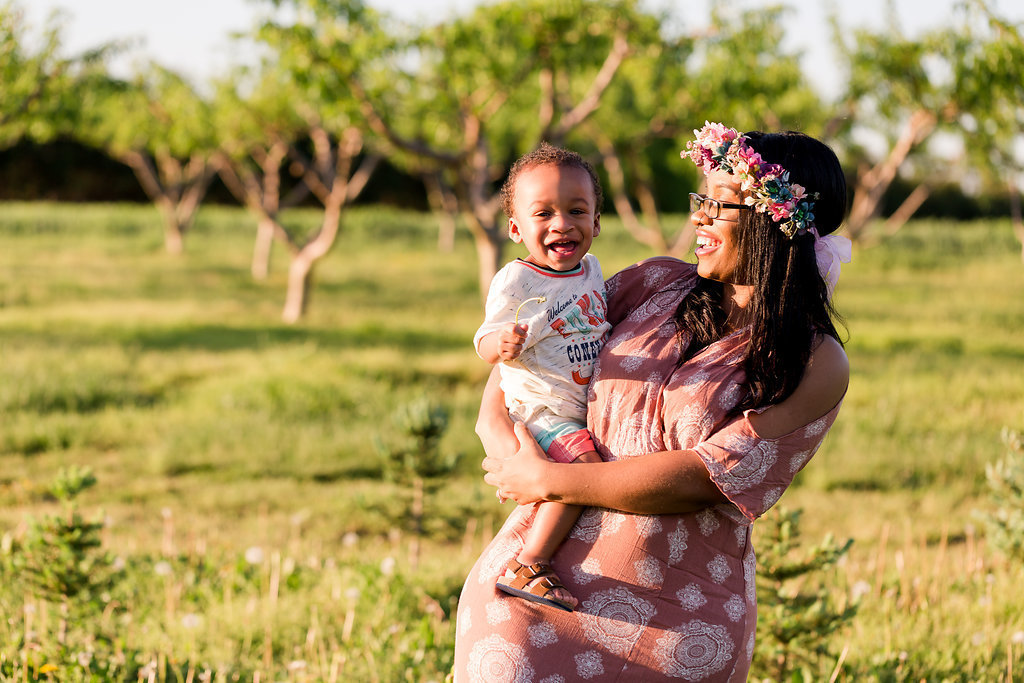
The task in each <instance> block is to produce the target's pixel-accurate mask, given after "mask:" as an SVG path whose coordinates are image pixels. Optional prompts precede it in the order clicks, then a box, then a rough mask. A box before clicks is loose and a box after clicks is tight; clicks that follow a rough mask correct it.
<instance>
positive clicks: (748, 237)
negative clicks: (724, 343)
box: [676, 131, 846, 411]
mask: <svg viewBox="0 0 1024 683" xmlns="http://www.w3.org/2000/svg"><path fill="white" fill-rule="evenodd" d="M744 135H745V136H746V137H747V140H748V142H749V144H750V146H751V147H753V148H754V150H755V151H757V152H758V153H760V155H761V157H762V158H763V159H764V160H765V161H767V162H769V163H775V164H781V165H782V167H783V168H785V169H786V170H788V171H789V180H790V182H792V183H798V184H800V185H802V186H803V187H804V188H806V190H807V193H808V194H813V193H818V198H817V199H816V200H815V202H814V210H813V212H814V225H815V227H816V228H817V230H818V233H819V234H821V235H826V234H828V233H831V232H833V231H835V230H836V229H837V228H838V227H839V225H840V224H841V223H842V222H843V217H844V216H845V215H846V177H845V176H844V175H843V169H842V167H841V166H840V165H839V160H838V159H837V158H836V155H835V153H834V152H833V151H832V150H831V149H830V148H829V147H828V146H827V145H825V144H824V143H822V142H820V141H818V140H815V139H814V138H812V137H809V136H807V135H804V134H803V133H797V132H792V131H787V132H784V133H762V132H759V131H754V132H750V133H744ZM736 232H737V235H738V237H737V248H738V251H739V254H740V257H739V264H738V265H737V277H738V278H740V281H741V282H745V283H748V284H750V285H752V286H753V294H752V296H751V301H750V315H751V325H752V329H751V338H750V343H749V344H748V346H747V352H746V355H745V357H744V360H743V364H744V369H745V370H746V375H747V378H746V381H747V389H748V392H747V396H746V397H745V398H744V399H743V400H742V401H741V403H740V405H739V406H737V408H736V410H737V411H741V410H745V409H747V408H758V407H761V406H765V405H771V404H774V403H779V402H780V401H782V400H784V399H785V398H786V397H788V396H789V395H790V394H792V393H793V391H794V390H795V389H796V387H797V385H798V384H799V383H800V380H801V379H802V377H803V372H804V369H805V368H806V367H807V363H808V361H809V360H810V356H811V349H812V346H813V344H814V339H815V337H816V336H817V335H818V334H822V333H823V334H827V335H829V336H831V337H834V338H835V339H836V340H837V341H840V343H841V342H842V340H840V338H839V333H838V332H837V331H836V327H835V324H834V323H833V319H834V318H835V319H837V320H839V316H838V315H837V313H836V311H835V309H834V308H833V307H832V303H831V301H830V300H829V295H828V290H827V287H826V285H825V281H824V279H823V278H822V277H821V274H820V273H819V272H818V267H817V263H816V261H815V256H814V235H812V234H811V233H810V232H809V231H805V232H803V233H801V234H797V235H795V236H794V237H793V238H792V239H790V238H788V237H786V235H785V234H784V233H783V232H782V230H780V229H779V227H778V224H777V223H775V222H774V221H773V220H772V219H771V215H770V214H767V213H758V212H755V211H743V212H741V213H740V216H739V222H738V223H737V231H736ZM722 293H723V287H722V284H721V283H720V282H714V281H711V280H706V279H704V278H699V279H698V281H697V285H696V286H695V287H694V288H693V290H691V291H690V293H689V294H687V295H686V297H684V298H683V301H682V302H681V303H680V304H679V308H678V310H677V311H676V324H677V326H678V327H679V330H680V335H681V338H682V339H685V337H686V335H687V333H689V334H691V335H692V337H691V338H690V342H689V344H688V346H687V348H686V349H684V357H685V358H687V359H689V358H691V357H693V356H694V355H695V354H696V353H698V352H699V351H700V350H701V349H703V348H704V347H706V346H707V345H708V344H710V343H711V342H713V341H715V340H716V339H719V338H721V337H722V335H723V334H724V332H725V315H724V312H723V311H722V308H721V298H722Z"/></svg>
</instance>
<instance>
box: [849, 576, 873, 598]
mask: <svg viewBox="0 0 1024 683" xmlns="http://www.w3.org/2000/svg"><path fill="white" fill-rule="evenodd" d="M870 592H871V584H870V583H868V582H867V581H864V580H861V581H858V582H857V583H855V584H853V586H851V587H850V597H851V598H852V599H853V600H855V601H856V600H860V599H861V598H863V597H864V596H865V595H867V594H868V593H870Z"/></svg>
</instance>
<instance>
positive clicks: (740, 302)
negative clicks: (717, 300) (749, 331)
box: [722, 284, 753, 333]
mask: <svg viewBox="0 0 1024 683" xmlns="http://www.w3.org/2000/svg"><path fill="white" fill-rule="evenodd" d="M752 292H753V288H752V287H750V286H749V285H733V284H726V285H725V287H724V288H723V289H722V312H723V313H725V331H726V333H730V332H735V331H736V330H738V329H740V328H743V327H746V326H747V325H749V324H750V313H751V310H750V298H751V294H752Z"/></svg>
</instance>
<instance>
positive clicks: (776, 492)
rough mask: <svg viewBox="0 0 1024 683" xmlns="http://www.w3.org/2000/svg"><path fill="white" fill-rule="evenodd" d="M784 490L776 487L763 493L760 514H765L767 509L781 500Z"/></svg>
mask: <svg viewBox="0 0 1024 683" xmlns="http://www.w3.org/2000/svg"><path fill="white" fill-rule="evenodd" d="M785 491H786V489H784V488H782V487H781V486H776V487H773V488H770V489H768V490H767V491H765V492H764V497H763V498H762V499H761V512H762V514H763V513H765V512H767V511H768V509H769V508H770V507H771V506H772V505H775V504H776V503H778V502H779V498H782V494H783V493H785Z"/></svg>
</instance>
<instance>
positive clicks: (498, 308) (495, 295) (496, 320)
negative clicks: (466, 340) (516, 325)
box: [473, 265, 522, 356]
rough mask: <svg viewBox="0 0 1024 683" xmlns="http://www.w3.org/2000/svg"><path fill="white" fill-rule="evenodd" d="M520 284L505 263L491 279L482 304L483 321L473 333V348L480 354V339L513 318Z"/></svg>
mask: <svg viewBox="0 0 1024 683" xmlns="http://www.w3.org/2000/svg"><path fill="white" fill-rule="evenodd" d="M521 290H522V285H520V284H519V283H518V282H517V281H516V278H515V277H514V271H513V269H512V268H511V267H510V266H509V265H506V266H505V267H504V268H502V269H501V270H499V271H498V273H497V274H496V275H495V276H494V278H493V279H492V280H491V286H490V288H489V289H488V291H487V301H486V303H485V305H484V322H483V323H482V324H481V325H480V327H479V328H477V331H476V334H474V335H473V348H474V349H475V350H476V353H477V355H478V356H479V355H480V340H481V339H483V338H484V336H486V335H488V334H490V333H492V332H498V331H499V330H501V329H502V328H503V327H505V326H506V325H508V324H509V323H510V322H512V321H513V320H515V312H516V306H517V304H516V298H517V296H518V297H519V298H521V296H522V291H521Z"/></svg>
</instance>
